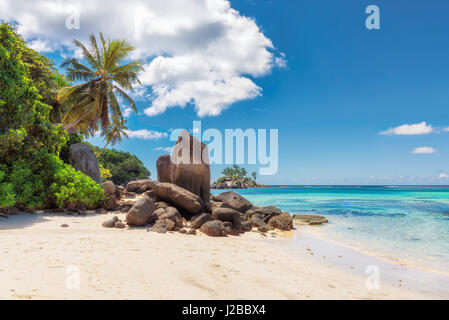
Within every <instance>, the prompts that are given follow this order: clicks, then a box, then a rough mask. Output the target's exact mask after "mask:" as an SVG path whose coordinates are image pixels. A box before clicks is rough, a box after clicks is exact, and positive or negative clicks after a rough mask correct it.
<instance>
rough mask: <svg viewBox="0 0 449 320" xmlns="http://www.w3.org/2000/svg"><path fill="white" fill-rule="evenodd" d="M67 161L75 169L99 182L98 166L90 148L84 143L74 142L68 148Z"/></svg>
mask: <svg viewBox="0 0 449 320" xmlns="http://www.w3.org/2000/svg"><path fill="white" fill-rule="evenodd" d="M69 163H70V165H71V166H72V167H74V168H75V169H76V170H78V171H81V172H82V173H84V174H86V175H88V176H89V177H91V178H92V180H94V181H95V182H97V183H101V174H100V167H99V166H98V162H97V157H96V156H95V154H94V152H93V151H92V149H91V148H90V147H89V146H88V145H87V144H85V143H75V144H72V145H71V146H70V149H69Z"/></svg>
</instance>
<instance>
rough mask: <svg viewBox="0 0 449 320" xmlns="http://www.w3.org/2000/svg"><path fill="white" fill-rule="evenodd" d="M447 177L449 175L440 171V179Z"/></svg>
mask: <svg viewBox="0 0 449 320" xmlns="http://www.w3.org/2000/svg"><path fill="white" fill-rule="evenodd" d="M447 178H449V176H448V175H447V174H445V173H444V172H442V173H440V175H439V176H438V179H447Z"/></svg>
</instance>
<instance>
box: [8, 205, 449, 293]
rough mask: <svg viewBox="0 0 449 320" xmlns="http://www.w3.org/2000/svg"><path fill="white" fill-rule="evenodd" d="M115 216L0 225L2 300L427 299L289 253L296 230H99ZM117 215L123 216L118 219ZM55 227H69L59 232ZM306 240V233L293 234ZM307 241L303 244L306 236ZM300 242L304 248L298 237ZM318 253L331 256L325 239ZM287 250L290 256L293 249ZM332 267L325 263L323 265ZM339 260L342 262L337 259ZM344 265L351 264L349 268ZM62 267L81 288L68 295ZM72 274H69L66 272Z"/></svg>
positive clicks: (44, 217) (28, 218) (21, 219)
mask: <svg viewBox="0 0 449 320" xmlns="http://www.w3.org/2000/svg"><path fill="white" fill-rule="evenodd" d="M113 215H114V214H104V215H102V214H93V213H88V214H87V215H86V216H73V215H66V214H55V213H53V214H49V213H39V214H20V215H16V216H11V217H10V218H9V219H5V220H1V221H0V243H1V246H0V250H1V251H2V253H3V255H2V256H3V257H2V259H1V260H0V282H1V283H2V286H1V288H0V298H1V299H242V300H247V299H269V300H272V299H435V298H438V297H442V296H435V294H431V293H429V292H422V291H420V290H416V289H413V288H409V287H408V284H407V283H406V284H404V286H402V287H394V286H388V285H382V286H381V287H380V288H379V289H376V290H369V289H367V288H366V286H365V279H366V276H367V275H366V274H361V273H357V272H354V271H352V270H347V268H346V269H345V267H344V264H342V263H339V264H338V265H337V266H335V265H333V264H332V263H329V262H328V261H323V260H325V259H316V257H317V255H318V252H319V250H318V249H317V247H313V250H315V251H316V252H315V254H314V255H311V254H310V252H309V251H307V250H297V249H298V248H299V247H296V248H295V246H294V245H293V244H294V243H295V241H292V240H295V235H296V234H297V232H296V231H292V232H281V231H278V232H275V233H276V234H277V236H275V237H273V235H272V233H271V232H269V233H267V235H266V236H262V235H261V234H259V233H257V232H248V233H245V234H243V235H241V236H229V237H225V238H212V237H208V236H205V235H202V234H199V235H197V236H194V235H182V234H179V233H167V234H158V233H154V232H146V228H132V229H131V228H126V229H121V230H118V229H106V228H102V227H101V223H102V222H103V221H105V220H107V219H109V218H110V217H111V216H113ZM118 216H120V217H121V215H120V214H118ZM62 224H68V225H69V227H67V228H62V227H61V225H62ZM301 231H302V229H300V234H301V235H304V234H307V232H301ZM309 240H310V239H309ZM297 243H299V244H300V245H309V243H310V242H305V241H302V240H299V242H297ZM323 247H324V248H328V249H327V250H333V249H332V245H331V242H324V245H323ZM292 250H293V251H292ZM328 260H330V259H328ZM343 260H344V261H347V260H346V257H344V259H343ZM348 263H351V261H348ZM70 266H72V267H73V266H75V267H78V268H79V279H80V290H70V289H68V288H67V286H66V283H67V281H68V280H67V279H68V277H69V276H70V274H68V272H69V271H70V269H67V268H68V267H70ZM69 273H70V272H69ZM446 298H447V296H446Z"/></svg>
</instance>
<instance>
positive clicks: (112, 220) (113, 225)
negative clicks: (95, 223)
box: [102, 216, 119, 228]
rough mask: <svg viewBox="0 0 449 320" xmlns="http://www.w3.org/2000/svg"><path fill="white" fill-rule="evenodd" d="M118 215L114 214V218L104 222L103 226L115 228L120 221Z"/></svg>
mask: <svg viewBox="0 0 449 320" xmlns="http://www.w3.org/2000/svg"><path fill="white" fill-rule="evenodd" d="M118 221H119V220H118V218H117V216H114V217H113V218H112V219H110V220H107V221H105V222H103V224H102V226H103V227H105V228H114V227H115V223H116V222H118Z"/></svg>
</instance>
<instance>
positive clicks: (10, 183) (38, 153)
mask: <svg viewBox="0 0 449 320" xmlns="http://www.w3.org/2000/svg"><path fill="white" fill-rule="evenodd" d="M37 57H40V56H39V54H38V53H33V51H32V50H31V49H29V48H26V46H25V41H24V40H23V39H22V38H21V37H20V36H19V35H17V34H16V32H15V30H14V29H13V28H12V27H11V26H10V25H8V24H0V177H1V179H0V191H2V192H1V196H0V208H3V207H9V206H13V205H14V206H17V207H19V208H29V209H32V208H36V207H45V206H49V205H51V204H53V200H54V202H56V203H57V204H58V205H62V204H64V205H68V204H70V203H71V202H72V201H84V200H86V201H87V203H86V204H88V205H94V204H95V201H97V200H98V199H99V198H100V197H101V192H102V191H101V192H100V193H99V192H98V190H97V186H96V185H95V183H94V182H93V181H92V180H91V179H90V178H89V177H87V176H85V175H83V174H81V173H78V172H76V171H74V170H75V169H73V168H71V167H70V166H68V165H65V164H63V162H62V161H61V160H60V159H59V158H58V155H59V152H60V150H61V147H62V146H64V144H65V143H66V141H67V133H66V132H65V130H64V129H63V128H62V127H61V126H54V125H53V124H52V123H51V122H50V120H49V115H50V111H51V107H50V106H49V105H47V104H44V103H43V102H42V101H41V99H42V96H41V95H40V92H39V90H38V88H37V87H40V88H41V90H44V86H45V84H43V83H45V81H44V80H42V81H43V83H41V82H40V80H36V83H37V87H36V84H35V80H34V79H33V77H35V78H36V79H41V78H42V79H45V78H46V76H47V75H46V74H45V72H43V73H40V71H42V70H41V67H42V65H48V61H46V60H45V59H42V61H41V62H42V63H36V64H32V63H31V62H33V61H34V62H35V61H37V60H39V59H37ZM47 71H48V70H47ZM89 180H90V181H91V182H90V181H89ZM65 183H73V184H74V185H75V186H74V187H73V188H71V189H70V190H68V191H67V192H66V191H64V192H63V193H61V192H59V191H57V189H58V188H61V189H63V188H64V186H65ZM56 193H58V195H56V196H55V194H56ZM103 194H104V192H103ZM55 197H56V198H55Z"/></svg>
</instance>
